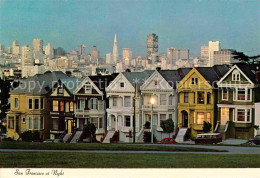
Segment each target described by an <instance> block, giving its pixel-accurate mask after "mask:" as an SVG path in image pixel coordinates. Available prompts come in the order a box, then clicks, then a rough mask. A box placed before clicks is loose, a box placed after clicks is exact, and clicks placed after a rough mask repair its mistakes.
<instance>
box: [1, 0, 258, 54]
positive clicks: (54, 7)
mask: <svg viewBox="0 0 260 178" xmlns="http://www.w3.org/2000/svg"><path fill="white" fill-rule="evenodd" d="M115 33H116V34H117V40H118V48H119V53H120V54H121V53H122V48H132V50H133V54H134V55H145V54H146V36H147V35H148V34H149V33H156V34H157V35H158V37H159V52H160V53H166V49H167V48H168V47H171V46H172V47H175V48H180V49H190V54H191V55H197V56H199V55H200V46H202V45H207V44H208V41H210V40H212V41H216V40H219V41H220V42H221V47H222V48H225V49H236V50H238V51H243V52H245V53H246V54H248V55H255V54H259V51H260V1H242V0H222V1H219V0H218V1H215V0H214V1H213V0H211V1H208V0H193V1H192V0H191V1H180V0H160V1H154V0H153V1H151V0H136V1H133V0H114V1H112V0H93V1H87V0H0V43H1V44H4V45H5V46H11V43H12V41H13V40H15V39H16V40H18V41H19V44H20V45H25V44H29V45H30V46H31V45H32V40H33V39H34V38H40V39H43V41H44V45H46V44H47V43H48V42H51V44H52V45H53V46H54V47H59V46H61V47H63V48H64V49H66V50H68V51H69V50H72V49H77V46H78V45H79V44H85V45H86V46H87V52H88V53H90V49H91V47H92V46H93V45H96V46H97V47H98V49H99V51H100V52H101V55H102V56H104V55H105V54H106V53H109V52H112V48H113V40H114V35H115Z"/></svg>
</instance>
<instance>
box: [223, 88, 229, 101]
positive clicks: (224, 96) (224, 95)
mask: <svg viewBox="0 0 260 178" xmlns="http://www.w3.org/2000/svg"><path fill="white" fill-rule="evenodd" d="M222 100H228V90H227V89H225V88H224V89H223V90H222Z"/></svg>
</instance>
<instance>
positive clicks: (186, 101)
mask: <svg viewBox="0 0 260 178" xmlns="http://www.w3.org/2000/svg"><path fill="white" fill-rule="evenodd" d="M188 102H189V93H188V92H184V103H188Z"/></svg>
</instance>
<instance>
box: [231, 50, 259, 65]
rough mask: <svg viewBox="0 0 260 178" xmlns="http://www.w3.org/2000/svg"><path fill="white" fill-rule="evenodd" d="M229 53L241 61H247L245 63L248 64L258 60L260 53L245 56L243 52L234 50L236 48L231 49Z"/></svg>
mask: <svg viewBox="0 0 260 178" xmlns="http://www.w3.org/2000/svg"><path fill="white" fill-rule="evenodd" d="M231 54H232V55H233V58H234V59H236V60H239V61H240V62H242V63H247V64H249V63H250V62H251V63H252V64H254V63H255V62H257V61H258V62H259V59H260V55H256V56H247V55H245V54H244V53H243V52H239V51H236V50H233V51H232V52H231Z"/></svg>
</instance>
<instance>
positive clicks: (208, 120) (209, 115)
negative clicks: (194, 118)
mask: <svg viewBox="0 0 260 178" xmlns="http://www.w3.org/2000/svg"><path fill="white" fill-rule="evenodd" d="M210 118H211V114H210V112H207V120H206V121H207V122H209V123H210Z"/></svg>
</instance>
